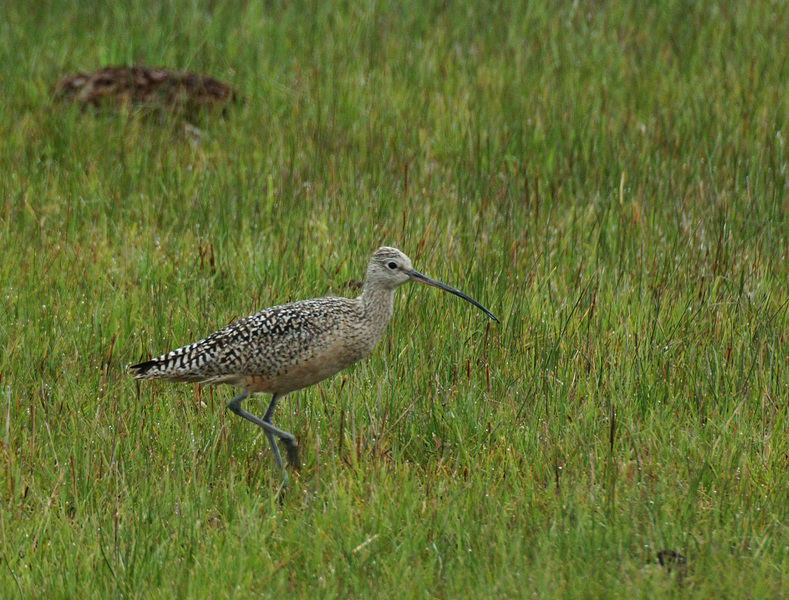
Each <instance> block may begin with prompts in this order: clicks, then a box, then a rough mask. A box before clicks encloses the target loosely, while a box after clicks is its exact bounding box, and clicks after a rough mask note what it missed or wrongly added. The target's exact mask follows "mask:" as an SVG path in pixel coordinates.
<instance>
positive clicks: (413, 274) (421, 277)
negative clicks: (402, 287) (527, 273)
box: [408, 269, 499, 323]
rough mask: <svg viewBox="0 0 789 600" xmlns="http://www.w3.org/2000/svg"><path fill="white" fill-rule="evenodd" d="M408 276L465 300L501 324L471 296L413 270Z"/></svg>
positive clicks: (412, 279)
mask: <svg viewBox="0 0 789 600" xmlns="http://www.w3.org/2000/svg"><path fill="white" fill-rule="evenodd" d="M408 276H409V277H410V278H411V281H418V282H419V283H426V284H427V285H432V286H433V287H437V288H438V289H440V290H444V291H445V292H449V293H450V294H455V296H458V297H460V298H463V300H465V301H466V302H470V303H471V304H473V305H474V306H476V307H477V308H478V309H480V310H481V311H482V312H484V313H485V314H486V315H488V317H490V318H491V319H493V320H494V321H496V323H498V322H499V320H498V319H497V318H496V317H495V316H493V313H492V312H490V311H489V310H488V309H487V308H485V307H484V306H482V305H481V304H480V303H479V302H477V301H476V300H474V298H471V297H470V296H466V294H464V293H463V292H461V291H460V290H456V289H455V288H453V287H451V286H448V285H447V284H445V283H441V282H440V281H436V280H435V279H430V277H427V276H426V275H422V273H420V272H419V271H414V270H413V269H411V270H410V271H409V272H408Z"/></svg>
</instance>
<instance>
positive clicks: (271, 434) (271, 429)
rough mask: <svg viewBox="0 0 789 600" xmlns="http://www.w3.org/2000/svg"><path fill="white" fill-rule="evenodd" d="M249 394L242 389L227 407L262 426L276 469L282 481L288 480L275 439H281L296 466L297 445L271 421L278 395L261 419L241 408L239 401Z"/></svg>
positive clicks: (289, 435) (272, 399)
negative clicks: (280, 474)
mask: <svg viewBox="0 0 789 600" xmlns="http://www.w3.org/2000/svg"><path fill="white" fill-rule="evenodd" d="M248 396H249V392H248V391H247V390H244V391H243V392H241V393H240V394H238V395H237V396H236V397H235V398H233V399H232V400H231V401H230V402H228V403H227V407H228V408H229V409H230V410H232V411H233V412H234V413H236V414H237V415H238V416H239V417H242V418H244V419H246V420H247V421H251V422H252V423H254V424H255V425H257V426H258V427H260V428H262V429H263V431H264V432H265V433H266V438H267V439H268V443H269V446H271V452H272V453H273V454H274V462H275V463H276V464H277V469H279V470H280V472H281V473H282V479H283V482H284V483H287V481H288V474H287V473H286V472H285V470H284V469H283V468H282V458H281V457H280V454H279V448H278V447H277V439H276V438H279V439H281V440H282V441H283V442H284V443H285V446H286V448H287V451H288V461H289V462H290V463H291V464H292V465H294V466H295V467H298V449H299V445H298V443H297V442H296V438H295V437H293V435H292V434H290V433H288V432H287V431H282V430H281V429H279V428H277V427H275V426H274V425H272V423H271V413H273V412H274V408H275V407H276V405H277V400H279V397H278V396H277V395H276V394H274V396H273V397H272V398H271V402H270V403H269V406H268V410H266V415H265V417H263V419H259V418H258V417H256V416H255V415H252V414H249V413H248V412H247V411H245V410H244V409H243V408H241V402H242V401H243V400H245V399H246V398H247V397H248Z"/></svg>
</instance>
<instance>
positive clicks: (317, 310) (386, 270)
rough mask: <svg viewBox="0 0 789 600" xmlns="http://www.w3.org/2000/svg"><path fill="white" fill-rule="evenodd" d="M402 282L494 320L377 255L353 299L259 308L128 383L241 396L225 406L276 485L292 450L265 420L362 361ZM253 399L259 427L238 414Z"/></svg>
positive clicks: (147, 366) (400, 259)
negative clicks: (294, 395) (261, 397)
mask: <svg viewBox="0 0 789 600" xmlns="http://www.w3.org/2000/svg"><path fill="white" fill-rule="evenodd" d="M409 281H418V282H421V283H426V284H427V285H432V286H435V287H437V288H440V289H442V290H445V291H447V292H450V293H452V294H455V295H456V296H460V297H461V298H463V299H464V300H467V301H468V302H471V304H473V305H474V306H476V307H477V308H479V309H480V310H482V311H483V312H484V313H485V314H486V315H488V317H490V318H491V319H493V320H494V321H496V322H497V323H498V319H497V318H496V317H494V316H493V314H492V313H491V312H490V311H489V310H488V309H487V308H485V307H484V306H482V305H481V304H480V303H479V302H477V301H476V300H474V299H472V298H470V297H469V296H466V295H465V294H463V293H462V292H459V291H458V290H456V289H455V288H453V287H450V286H448V285H446V284H443V283H441V282H439V281H435V280H433V279H430V278H429V277H426V276H424V275H422V274H421V273H419V272H417V271H415V270H414V269H413V267H412V266H411V260H410V259H409V258H408V257H407V256H406V255H405V254H403V253H402V252H400V251H399V250H397V249H396V248H388V247H383V248H379V249H378V250H377V251H376V252H375V254H373V256H372V258H371V259H370V262H369V264H368V265H367V276H366V278H365V282H364V287H363V289H362V295H361V296H359V297H358V298H353V299H351V298H335V297H333V296H327V297H325V298H315V299H312V300H302V301H300V302H293V303H291V304H283V305H281V306H274V307H271V308H267V309H265V310H262V311H260V312H257V313H255V314H253V315H250V316H248V317H246V318H243V319H240V320H238V321H235V322H233V323H231V324H230V325H228V326H226V327H224V328H222V329H220V330H219V331H217V332H215V333H212V334H211V335H209V336H208V337H207V338H205V339H202V340H200V341H198V342H195V343H193V344H190V345H188V346H184V347H182V348H178V349H177V350H173V351H172V352H170V353H168V354H165V355H163V356H160V357H158V358H154V359H152V360H148V361H145V362H142V363H139V364H136V365H132V366H131V367H130V368H129V369H130V372H131V374H132V375H133V376H134V378H135V379H165V380H167V381H186V382H195V383H197V382H199V383H214V384H219V383H227V384H229V385H234V386H240V387H243V388H244V390H243V391H242V392H241V393H240V394H238V395H237V396H236V397H234V398H233V399H232V400H230V402H228V405H227V407H228V408H229V409H230V410H232V411H233V412H234V413H236V414H237V415H239V416H241V417H243V418H245V419H247V420H248V421H252V422H253V423H254V424H255V425H258V426H260V427H262V428H263V431H264V432H265V433H266V437H267V438H268V442H269V444H270V445H271V451H272V453H273V454H274V460H275V462H276V463H277V468H278V469H279V471H280V472H281V474H282V479H283V484H284V483H286V482H287V479H288V476H287V473H286V472H285V470H284V469H283V468H282V458H281V457H280V454H279V449H278V448H277V440H276V438H279V439H280V440H282V442H283V443H284V444H285V447H286V450H287V453H288V454H287V456H288V461H289V462H290V463H291V464H292V465H294V466H296V467H298V444H297V442H296V438H295V437H293V435H292V434H290V433H288V432H286V431H282V430H281V429H279V428H277V427H275V426H274V425H273V424H272V422H271V415H272V414H273V413H274V409H275V408H276V406H277V402H278V401H279V400H280V399H281V398H282V397H283V396H285V395H286V394H289V393H290V392H294V391H296V390H300V389H302V388H305V387H307V386H310V385H313V384H315V383H318V382H319V381H322V380H324V379H326V378H327V377H330V376H331V375H334V374H335V373H337V372H338V371H341V370H342V369H344V368H346V367H348V366H350V365H352V364H353V363H355V362H356V361H358V360H360V359H362V358H364V357H365V356H367V355H368V354H369V353H370V351H371V350H372V349H373V347H374V346H375V344H376V342H378V340H379V339H380V338H381V334H383V332H384V329H385V328H386V325H387V324H388V323H389V320H390V319H391V318H392V310H393V308H394V292H395V290H396V289H397V288H398V287H400V286H401V285H403V284H404V283H407V282H409ZM255 392H265V393H267V394H271V401H270V402H269V405H268V409H267V410H266V414H265V415H263V418H262V419H260V418H258V417H256V416H254V415H251V414H249V413H248V412H247V411H245V410H243V409H242V408H241V402H242V401H243V400H244V399H245V398H246V397H247V396H249V394H251V393H252V394H254V393H255Z"/></svg>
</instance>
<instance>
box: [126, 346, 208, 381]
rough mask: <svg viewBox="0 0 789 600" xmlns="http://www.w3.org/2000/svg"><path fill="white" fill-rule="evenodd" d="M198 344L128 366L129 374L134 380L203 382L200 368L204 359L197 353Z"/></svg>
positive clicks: (204, 374) (203, 363)
mask: <svg viewBox="0 0 789 600" xmlns="http://www.w3.org/2000/svg"><path fill="white" fill-rule="evenodd" d="M198 344H199V342H198V343H197V344H191V345H189V346H184V347H183V348H178V349H177V350H173V351H172V352H169V353H167V354H163V355H162V356H159V357H157V358H152V359H151V360H146V361H145V362H141V363H137V364H136V365H130V366H129V374H130V375H131V376H132V377H134V378H135V379H140V380H142V379H165V380H167V381H185V382H190V381H193V382H194V381H204V380H205V379H206V373H202V372H201V369H200V367H203V366H204V365H205V362H206V361H205V358H204V356H201V355H200V354H201V353H200V352H199V351H198Z"/></svg>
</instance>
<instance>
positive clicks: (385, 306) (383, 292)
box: [359, 286, 395, 338]
mask: <svg viewBox="0 0 789 600" xmlns="http://www.w3.org/2000/svg"><path fill="white" fill-rule="evenodd" d="M394 293H395V291H394V290H392V289H384V288H379V287H375V288H371V287H370V286H365V287H364V289H363V290H362V295H361V296H359V299H360V300H361V303H362V306H363V307H364V316H365V319H366V320H367V322H368V324H369V326H370V327H371V329H373V330H375V331H374V332H373V333H374V334H375V336H376V338H378V337H380V335H381V334H382V333H383V331H384V329H385V328H386V325H387V324H388V323H389V320H390V319H391V318H392V312H393V311H394Z"/></svg>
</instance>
